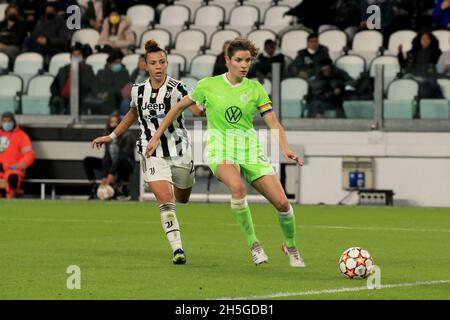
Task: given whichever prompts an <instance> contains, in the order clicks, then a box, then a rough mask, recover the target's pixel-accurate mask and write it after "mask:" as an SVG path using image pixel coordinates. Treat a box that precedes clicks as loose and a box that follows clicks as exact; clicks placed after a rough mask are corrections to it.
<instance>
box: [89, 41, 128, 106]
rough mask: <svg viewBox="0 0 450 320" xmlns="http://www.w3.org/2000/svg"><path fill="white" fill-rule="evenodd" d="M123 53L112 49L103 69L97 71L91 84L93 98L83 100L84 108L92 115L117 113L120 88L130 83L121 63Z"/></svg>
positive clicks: (120, 97) (120, 96)
mask: <svg viewBox="0 0 450 320" xmlns="http://www.w3.org/2000/svg"><path fill="white" fill-rule="evenodd" d="M122 59H123V53H122V51H121V50H120V49H114V50H113V51H112V52H111V54H110V55H109V57H108V59H107V60H106V65H105V68H103V69H101V70H99V71H98V73H97V76H96V78H95V81H94V84H93V90H92V91H93V93H92V94H93V97H92V96H91V97H89V98H87V99H85V100H84V107H85V108H87V111H88V110H90V112H91V113H92V114H112V113H117V112H118V111H119V106H120V102H121V101H122V88H123V87H124V86H125V85H126V84H127V83H129V82H130V75H129V74H128V70H127V69H126V67H125V65H124V64H123V63H122Z"/></svg>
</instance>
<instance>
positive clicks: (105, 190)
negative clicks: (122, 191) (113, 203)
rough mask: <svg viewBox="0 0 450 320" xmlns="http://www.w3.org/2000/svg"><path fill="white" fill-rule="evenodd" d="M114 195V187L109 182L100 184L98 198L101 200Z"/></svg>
mask: <svg viewBox="0 0 450 320" xmlns="http://www.w3.org/2000/svg"><path fill="white" fill-rule="evenodd" d="M112 197H114V189H113V187H111V186H110V185H109V184H107V185H100V186H99V187H98V188H97V198H99V199H100V200H108V199H111V198H112Z"/></svg>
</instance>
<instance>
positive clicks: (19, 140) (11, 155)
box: [0, 112, 34, 199]
mask: <svg viewBox="0 0 450 320" xmlns="http://www.w3.org/2000/svg"><path fill="white" fill-rule="evenodd" d="M33 162H34V151H33V147H32V145H31V141H30V138H29V137H28V135H27V134H26V133H25V132H23V131H22V129H20V127H19V125H18V124H17V122H16V119H15V118H14V114H12V113H11V112H5V113H3V114H2V116H1V128H0V179H1V180H5V181H6V198H8V199H11V198H15V197H16V195H17V191H18V190H19V189H20V183H21V181H22V179H23V178H24V177H25V170H26V169H27V168H28V167H29V166H30V165H31V164H32V163H33Z"/></svg>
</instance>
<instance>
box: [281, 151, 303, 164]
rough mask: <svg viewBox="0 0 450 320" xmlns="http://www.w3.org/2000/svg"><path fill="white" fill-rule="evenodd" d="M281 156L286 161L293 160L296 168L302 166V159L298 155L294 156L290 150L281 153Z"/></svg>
mask: <svg viewBox="0 0 450 320" xmlns="http://www.w3.org/2000/svg"><path fill="white" fill-rule="evenodd" d="M283 155H284V158H285V159H286V160H294V161H295V162H296V163H297V165H298V166H302V165H303V161H302V159H301V158H300V157H299V156H298V155H296V154H295V152H294V151H292V150H286V151H283Z"/></svg>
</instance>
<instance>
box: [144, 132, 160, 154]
mask: <svg viewBox="0 0 450 320" xmlns="http://www.w3.org/2000/svg"><path fill="white" fill-rule="evenodd" d="M158 145H159V139H155V137H152V138H151V139H150V140H149V142H148V144H147V149H146V150H145V156H146V157H147V158H150V157H151V156H152V154H153V153H154V152H155V150H156V148H158Z"/></svg>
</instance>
